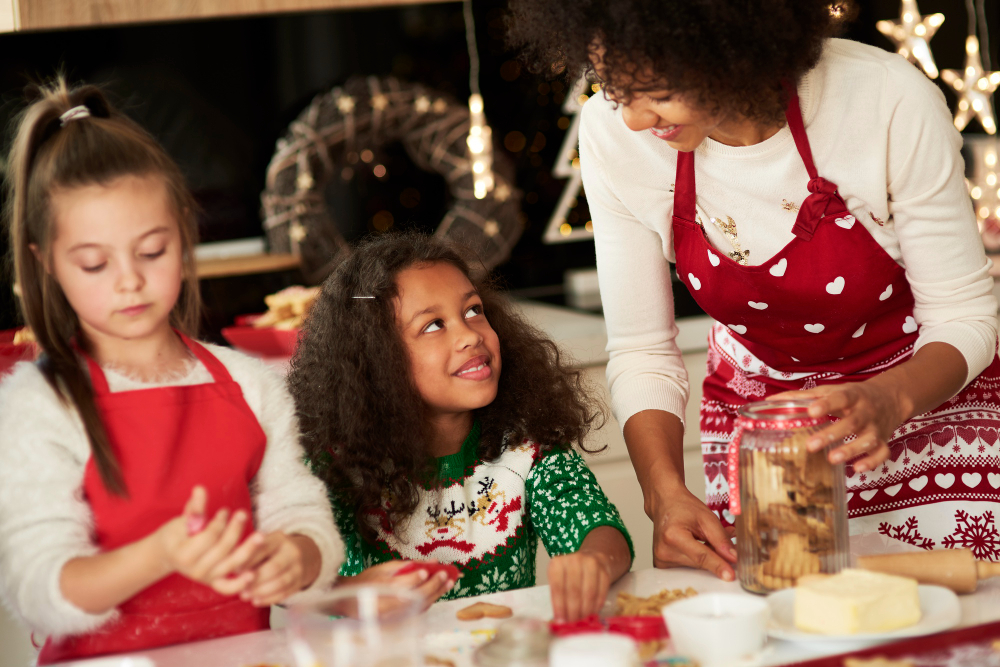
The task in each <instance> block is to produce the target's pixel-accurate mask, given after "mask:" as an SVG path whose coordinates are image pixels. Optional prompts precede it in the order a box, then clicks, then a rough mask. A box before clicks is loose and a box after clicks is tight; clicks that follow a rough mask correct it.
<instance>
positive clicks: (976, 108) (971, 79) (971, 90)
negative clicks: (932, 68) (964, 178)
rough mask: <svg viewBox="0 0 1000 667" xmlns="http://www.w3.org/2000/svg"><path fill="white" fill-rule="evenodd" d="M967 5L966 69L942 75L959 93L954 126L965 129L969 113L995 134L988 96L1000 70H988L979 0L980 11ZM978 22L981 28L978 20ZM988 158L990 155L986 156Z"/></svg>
mask: <svg viewBox="0 0 1000 667" xmlns="http://www.w3.org/2000/svg"><path fill="white" fill-rule="evenodd" d="M965 4H966V9H967V11H968V13H969V36H968V37H966V39H965V69H964V70H956V69H946V70H944V71H942V72H941V79H942V80H943V81H944V82H945V83H947V84H948V85H949V86H951V87H952V89H953V90H954V91H955V93H956V94H957V95H958V110H957V111H956V112H955V127H956V128H958V129H959V130H963V129H965V126H966V125H968V124H969V121H970V120H972V117H973V116H975V117H976V119H977V120H979V124H980V125H982V126H983V129H984V130H986V133H987V134H996V131H997V121H996V116H995V115H994V113H993V105H992V103H991V101H990V98H992V97H993V91H995V90H996V89H997V86H1000V72H991V71H989V69H990V62H989V36H988V33H987V26H986V22H985V20H982V21H980V20H979V16H980V15H981V14H982V11H981V10H982V0H980V12H976V11H975V9H974V8H973V6H972V0H966V3H965ZM980 22H981V30H979V27H980V26H979V24H980ZM977 33H979V34H981V35H982V36H983V46H985V47H986V48H985V49H984V50H983V51H980V49H979V39H978V37H977V36H976V35H977ZM984 57H985V60H986V68H985V69H984V68H983V59H984ZM987 159H989V156H987ZM994 164H996V155H993V164H988V165H987V166H990V167H992V166H993V165H994Z"/></svg>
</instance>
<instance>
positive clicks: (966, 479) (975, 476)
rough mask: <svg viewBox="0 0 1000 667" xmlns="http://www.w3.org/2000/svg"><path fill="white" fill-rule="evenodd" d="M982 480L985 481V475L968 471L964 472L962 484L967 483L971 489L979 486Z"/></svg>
mask: <svg viewBox="0 0 1000 667" xmlns="http://www.w3.org/2000/svg"><path fill="white" fill-rule="evenodd" d="M981 481H983V476H982V475H980V474H979V473H978V472H967V473H963V474H962V484H965V485H966V486H967V487H969V488H970V489H974V488H976V487H977V486H979V483H980V482H981Z"/></svg>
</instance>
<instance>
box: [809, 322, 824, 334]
mask: <svg viewBox="0 0 1000 667" xmlns="http://www.w3.org/2000/svg"><path fill="white" fill-rule="evenodd" d="M825 328H826V327H825V326H823V325H822V324H818V323H817V324H807V325H806V331H808V332H809V333H820V332H821V331H823V329H825Z"/></svg>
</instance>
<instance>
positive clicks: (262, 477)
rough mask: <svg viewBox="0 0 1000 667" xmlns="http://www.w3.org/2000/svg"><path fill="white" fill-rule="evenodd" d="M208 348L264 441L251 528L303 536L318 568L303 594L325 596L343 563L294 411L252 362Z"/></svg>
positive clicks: (269, 373) (278, 383)
mask: <svg viewBox="0 0 1000 667" xmlns="http://www.w3.org/2000/svg"><path fill="white" fill-rule="evenodd" d="M209 347H210V348H211V350H212V353H213V354H215V355H216V357H217V358H218V359H219V360H220V361H222V362H223V363H224V364H225V365H226V367H227V369H228V370H229V372H230V374H231V375H232V376H233V379H234V380H235V381H236V382H237V383H238V384H239V385H240V387H241V388H242V389H243V395H244V398H245V399H246V401H247V404H248V405H249V406H250V409H251V410H252V411H253V413H254V414H255V415H256V417H257V421H258V422H260V426H261V428H262V429H263V430H264V434H265V435H266V436H267V449H266V450H265V452H264V460H263V461H262V462H261V465H260V470H259V471H258V472H257V476H256V477H255V478H254V482H253V487H252V489H251V491H252V493H253V497H254V520H255V524H256V528H257V530H259V531H261V532H273V531H277V530H280V531H282V532H284V533H289V534H290V533H295V534H298V535H304V536H306V537H308V538H310V539H311V540H312V541H313V542H315V543H316V546H317V547H318V548H319V551H320V554H321V555H322V558H323V563H322V567H321V569H320V573H319V576H317V577H316V581H314V582H313V584H312V586H310V587H309V588H308V589H307V590H306V591H304V592H306V593H308V592H317V591H323V590H326V589H328V588H329V587H330V586H331V585H332V584H333V582H334V580H335V579H336V578H337V570H338V569H339V568H340V564H341V563H342V562H343V560H344V542H343V541H342V540H341V538H340V533H339V532H338V531H337V528H336V526H335V525H334V521H333V513H332V512H331V510H330V501H329V499H328V498H327V494H326V486H325V485H324V484H323V482H321V481H320V480H319V478H317V477H315V476H314V475H313V474H312V473H311V472H310V471H309V467H308V466H307V465H306V462H305V452H304V451H303V449H302V445H301V444H300V443H299V430H298V421H297V419H296V417H295V405H294V402H293V401H292V396H291V394H290V393H289V391H288V388H287V387H286V386H285V382H284V379H283V378H282V377H281V376H279V375H278V374H277V373H276V372H274V371H273V370H271V369H270V368H268V367H267V366H265V365H264V363H263V362H261V361H258V360H257V359H252V358H250V357H247V356H245V355H243V354H241V353H239V352H236V351H234V350H230V349H227V348H222V347H217V346H209ZM300 595H301V594H300ZM294 597H295V596H293V598H292V600H293V601H294Z"/></svg>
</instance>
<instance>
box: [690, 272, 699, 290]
mask: <svg viewBox="0 0 1000 667" xmlns="http://www.w3.org/2000/svg"><path fill="white" fill-rule="evenodd" d="M688 282H690V283H691V287H693V288H695V289H696V290H699V289H701V281H700V280H698V278H697V276H695V275H694V274H693V273H689V274H688Z"/></svg>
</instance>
